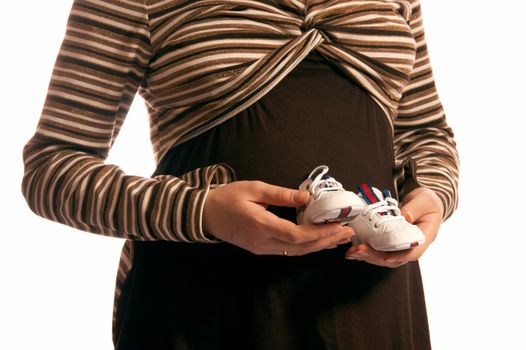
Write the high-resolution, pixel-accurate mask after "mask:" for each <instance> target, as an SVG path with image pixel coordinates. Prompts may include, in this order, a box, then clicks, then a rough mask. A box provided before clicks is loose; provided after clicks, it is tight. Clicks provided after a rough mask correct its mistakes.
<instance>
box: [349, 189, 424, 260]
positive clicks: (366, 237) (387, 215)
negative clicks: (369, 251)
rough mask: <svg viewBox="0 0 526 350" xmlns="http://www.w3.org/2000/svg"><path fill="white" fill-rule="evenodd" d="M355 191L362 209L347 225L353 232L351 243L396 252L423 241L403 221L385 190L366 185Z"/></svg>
mask: <svg viewBox="0 0 526 350" xmlns="http://www.w3.org/2000/svg"><path fill="white" fill-rule="evenodd" d="M358 190H359V192H360V193H359V194H358V196H359V197H360V199H361V200H363V202H364V204H365V208H364V210H362V211H361V213H360V215H359V216H358V217H356V218H354V219H353V220H352V221H350V222H349V223H348V225H349V226H351V227H352V228H353V229H354V232H356V235H355V236H354V237H353V244H356V243H360V242H365V243H368V244H369V245H370V246H371V247H373V248H374V249H376V250H379V251H398V250H405V249H409V248H413V247H416V246H418V245H420V244H422V243H424V242H425V236H424V234H423V233H422V231H421V230H420V229H419V228H418V226H416V225H412V224H410V223H409V222H407V221H406V219H405V218H404V216H403V215H402V214H401V212H400V209H399V208H398V202H397V201H396V200H395V199H394V198H393V197H392V196H391V193H390V192H389V191H388V190H385V191H383V192H381V191H380V190H378V189H377V188H374V187H371V186H370V185H368V184H362V185H360V186H358Z"/></svg>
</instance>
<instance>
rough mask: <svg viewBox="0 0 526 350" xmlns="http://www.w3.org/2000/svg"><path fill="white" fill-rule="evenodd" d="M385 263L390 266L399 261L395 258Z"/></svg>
mask: <svg viewBox="0 0 526 350" xmlns="http://www.w3.org/2000/svg"><path fill="white" fill-rule="evenodd" d="M385 262H388V263H390V264H393V263H396V262H398V260H397V259H395V258H389V259H387V260H385Z"/></svg>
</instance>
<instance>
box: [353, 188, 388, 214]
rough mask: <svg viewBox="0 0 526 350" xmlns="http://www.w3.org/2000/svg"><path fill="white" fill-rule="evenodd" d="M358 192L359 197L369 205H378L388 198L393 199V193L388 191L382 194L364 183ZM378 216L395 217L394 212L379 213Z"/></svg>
mask: <svg viewBox="0 0 526 350" xmlns="http://www.w3.org/2000/svg"><path fill="white" fill-rule="evenodd" d="M358 191H359V192H360V193H358V197H360V198H362V199H363V200H364V201H365V202H366V203H367V205H371V204H374V203H378V202H380V201H382V200H384V199H385V198H386V197H391V193H390V192H389V191H388V190H385V191H384V192H382V191H380V190H379V189H377V188H375V187H372V186H371V185H369V184H367V183H362V184H361V185H359V186H358ZM378 214H380V215H381V216H384V215H395V214H394V212H393V211H392V210H385V211H382V212H379V213H378Z"/></svg>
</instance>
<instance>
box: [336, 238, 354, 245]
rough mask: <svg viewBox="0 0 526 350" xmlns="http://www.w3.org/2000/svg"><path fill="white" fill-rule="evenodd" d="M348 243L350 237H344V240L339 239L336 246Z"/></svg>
mask: <svg viewBox="0 0 526 350" xmlns="http://www.w3.org/2000/svg"><path fill="white" fill-rule="evenodd" d="M350 241H352V238H351V237H345V238H344V239H341V240H340V241H339V242H338V243H337V244H345V243H349V242H350Z"/></svg>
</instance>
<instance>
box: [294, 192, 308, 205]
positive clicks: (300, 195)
mask: <svg viewBox="0 0 526 350" xmlns="http://www.w3.org/2000/svg"><path fill="white" fill-rule="evenodd" d="M309 196H310V194H309V192H308V191H305V190H298V191H296V192H294V195H293V196H292V200H293V201H294V203H296V204H305V202H307V200H308V199H309Z"/></svg>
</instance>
